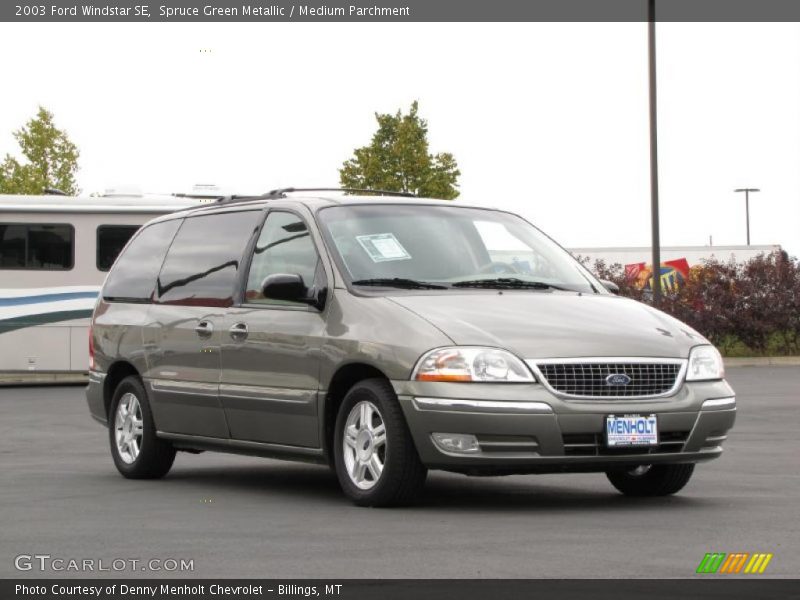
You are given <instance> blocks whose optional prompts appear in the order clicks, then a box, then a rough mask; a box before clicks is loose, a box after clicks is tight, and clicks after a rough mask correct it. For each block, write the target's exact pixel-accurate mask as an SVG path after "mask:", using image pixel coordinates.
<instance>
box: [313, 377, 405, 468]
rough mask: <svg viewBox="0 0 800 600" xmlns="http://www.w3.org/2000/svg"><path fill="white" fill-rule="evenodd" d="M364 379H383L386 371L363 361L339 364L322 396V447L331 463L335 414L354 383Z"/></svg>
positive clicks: (386, 378)
mask: <svg viewBox="0 0 800 600" xmlns="http://www.w3.org/2000/svg"><path fill="white" fill-rule="evenodd" d="M366 379H385V380H386V381H389V378H388V377H387V376H386V373H384V372H383V371H381V370H380V369H379V368H377V367H376V366H374V365H371V364H368V363H364V362H353V363H348V364H345V365H341V366H340V367H339V368H338V369H337V370H336V372H335V373H334V374H333V377H331V381H330V384H329V385H328V390H327V392H326V393H325V396H324V401H323V403H324V407H323V413H322V414H323V419H322V448H323V450H324V452H325V456H326V458H327V459H328V462H329V463H330V464H331V465H332V464H333V437H334V428H335V425H336V415H337V414H338V412H339V407H340V406H341V404H342V401H343V400H344V397H345V396H346V395H347V392H349V391H350V390H351V389H352V387H353V386H354V385H356V384H357V383H358V382H360V381H364V380H366Z"/></svg>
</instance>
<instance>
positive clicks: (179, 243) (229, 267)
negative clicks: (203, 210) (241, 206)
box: [156, 210, 261, 306]
mask: <svg viewBox="0 0 800 600" xmlns="http://www.w3.org/2000/svg"><path fill="white" fill-rule="evenodd" d="M260 216H261V212H260V211H252V210H251V211H242V212H231V213H219V214H214V215H203V216H199V217H190V218H187V219H186V220H185V221H184V223H183V225H182V226H181V228H180V230H179V231H178V234H177V235H176V236H175V241H174V242H173V243H172V245H171V246H170V249H169V252H168V253H167V259H166V260H165V261H164V266H163V267H162V269H161V273H160V274H159V276H158V286H157V294H156V295H157V299H158V302H160V303H163V304H182V305H188V306H230V305H231V304H232V303H233V292H234V289H235V287H236V277H237V273H238V270H239V263H240V261H241V258H242V254H243V253H244V249H245V246H246V245H247V243H248V241H250V238H251V236H252V235H253V233H254V232H255V230H256V228H257V226H258V224H259V221H260Z"/></svg>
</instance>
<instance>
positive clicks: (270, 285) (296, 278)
mask: <svg viewBox="0 0 800 600" xmlns="http://www.w3.org/2000/svg"><path fill="white" fill-rule="evenodd" d="M261 293H262V294H264V297H265V298H271V299H272V300H284V301H287V302H302V303H303V304H309V305H311V306H313V307H314V308H316V309H317V310H322V308H323V307H324V305H325V294H324V292H323V293H319V292H317V291H316V290H315V289H313V288H312V289H311V290H309V288H308V287H307V286H306V284H305V282H304V281H303V277H302V276H301V275H298V274H297V273H273V274H272V275H268V276H267V277H266V279H264V282H263V283H262V284H261Z"/></svg>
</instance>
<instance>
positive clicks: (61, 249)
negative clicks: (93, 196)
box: [0, 223, 75, 271]
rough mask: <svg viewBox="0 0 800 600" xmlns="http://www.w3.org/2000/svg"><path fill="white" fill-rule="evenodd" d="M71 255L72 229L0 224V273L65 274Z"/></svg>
mask: <svg viewBox="0 0 800 600" xmlns="http://www.w3.org/2000/svg"><path fill="white" fill-rule="evenodd" d="M74 255H75V230H74V229H73V228H72V225H69V224H66V223H65V224H58V225H43V224H38V223H30V224H26V223H0V269H26V270H32V271H68V270H70V269H71V268H72V265H73V264H74Z"/></svg>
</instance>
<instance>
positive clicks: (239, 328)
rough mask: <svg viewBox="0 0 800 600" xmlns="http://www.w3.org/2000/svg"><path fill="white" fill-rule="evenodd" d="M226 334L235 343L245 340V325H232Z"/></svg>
mask: <svg viewBox="0 0 800 600" xmlns="http://www.w3.org/2000/svg"><path fill="white" fill-rule="evenodd" d="M228 333H229V334H230V335H231V338H233V339H234V340H236V341H237V342H241V341H243V340H245V339H247V333H248V332H247V323H234V324H233V325H231V327H230V329H228Z"/></svg>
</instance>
